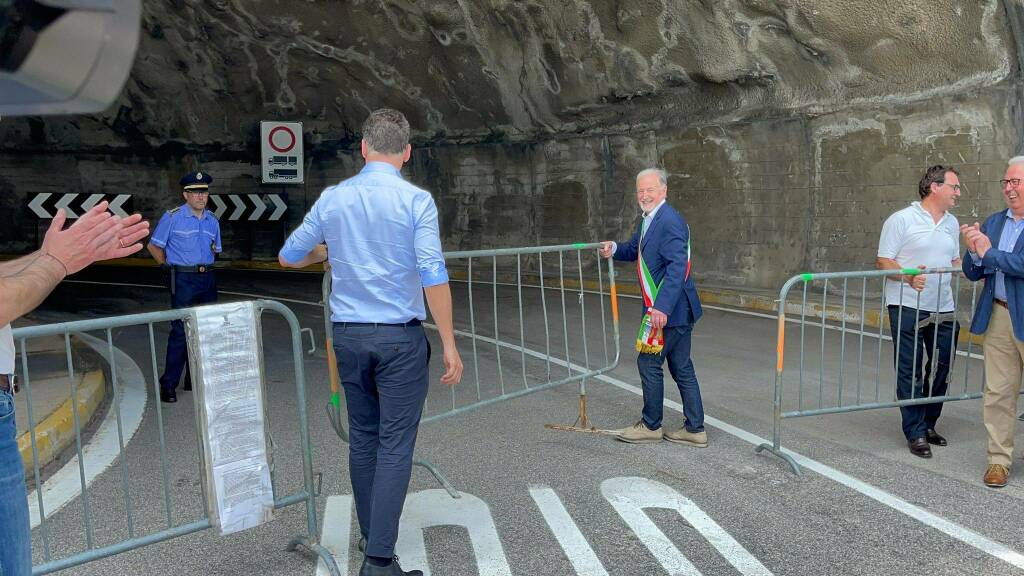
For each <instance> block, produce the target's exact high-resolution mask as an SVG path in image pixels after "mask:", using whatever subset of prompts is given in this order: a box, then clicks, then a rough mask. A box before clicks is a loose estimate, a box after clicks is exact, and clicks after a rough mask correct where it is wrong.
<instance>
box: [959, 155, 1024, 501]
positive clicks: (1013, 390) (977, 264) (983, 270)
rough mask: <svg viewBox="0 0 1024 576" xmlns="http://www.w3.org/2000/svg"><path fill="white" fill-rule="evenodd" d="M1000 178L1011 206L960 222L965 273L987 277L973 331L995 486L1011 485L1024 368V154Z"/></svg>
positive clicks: (988, 479)
mask: <svg viewBox="0 0 1024 576" xmlns="http://www.w3.org/2000/svg"><path fill="white" fill-rule="evenodd" d="M1001 183H1002V185H1003V199H1004V200H1006V208H1007V209H1006V210H1000V211H999V212H996V213H995V214H993V215H991V216H989V217H988V218H987V219H986V220H985V223H984V224H982V225H981V226H978V223H977V222H975V223H974V224H972V225H970V226H968V225H966V224H965V225H963V226H961V227H960V230H961V232H963V235H964V240H965V241H966V242H967V254H965V255H964V257H963V264H962V266H963V270H964V275H966V276H967V277H968V278H969V279H971V280H972V281H978V280H981V279H983V278H984V280H985V286H984V288H982V290H981V295H979V296H978V303H977V306H976V307H975V313H974V319H973V321H972V322H971V333H973V334H984V335H985V343H984V345H983V350H984V353H985V392H984V401H983V406H982V420H983V421H984V423H985V429H986V430H987V431H988V468H987V469H986V470H985V475H984V477H983V482H984V483H985V485H986V486H989V487H991V488H1001V487H1003V486H1006V483H1007V480H1008V479H1009V476H1010V464H1011V462H1012V458H1013V429H1014V425H1015V424H1016V418H1015V417H1014V415H1015V414H1016V409H1017V397H1018V395H1019V394H1020V379H1021V370H1022V367H1024V235H1022V234H1021V232H1024V156H1017V157H1015V158H1012V159H1011V160H1010V162H1009V166H1008V167H1007V169H1006V176H1005V178H1004V179H1003V180H1002V181H1001Z"/></svg>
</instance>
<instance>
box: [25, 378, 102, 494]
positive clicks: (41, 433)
mask: <svg viewBox="0 0 1024 576" xmlns="http://www.w3.org/2000/svg"><path fill="white" fill-rule="evenodd" d="M106 394H107V389H106V378H105V377H104V375H103V370H93V371H92V372H88V373H86V374H85V375H84V376H83V377H82V381H81V383H79V385H78V418H79V421H80V422H83V423H86V424H87V423H88V422H89V421H91V420H92V417H93V414H95V413H96V409H97V408H98V407H99V406H100V404H102V403H103V399H104V398H105V397H106ZM35 435H36V448H37V449H38V451H39V467H40V468H42V467H44V466H46V465H47V464H49V463H50V462H53V461H54V460H55V459H56V458H57V456H58V455H60V453H61V452H63V451H64V449H65V448H67V447H68V446H70V445H71V444H72V443H74V441H75V416H74V412H73V411H72V400H71V397H70V395H69V397H68V399H67V400H65V401H64V402H63V403H62V404H61V405H60V406H58V407H57V409H56V410H54V411H53V412H52V413H51V414H50V415H49V416H47V417H46V418H44V419H43V420H42V421H41V422H39V423H38V424H36V427H35ZM18 451H19V452H21V460H22V462H23V463H24V464H25V474H30V473H32V471H33V467H32V432H31V431H26V432H24V433H22V435H21V436H19V437H18Z"/></svg>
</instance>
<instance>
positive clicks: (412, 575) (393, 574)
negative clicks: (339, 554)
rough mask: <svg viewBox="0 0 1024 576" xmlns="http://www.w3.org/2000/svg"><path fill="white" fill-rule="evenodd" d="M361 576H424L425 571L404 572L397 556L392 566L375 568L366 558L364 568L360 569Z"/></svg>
mask: <svg viewBox="0 0 1024 576" xmlns="http://www.w3.org/2000/svg"><path fill="white" fill-rule="evenodd" d="M359 576H423V571H421V570H409V571H408V572H405V571H403V570H402V567H401V566H399V565H398V556H395V557H394V559H393V560H392V561H391V564H388V565H387V566H374V565H373V564H370V562H369V560H366V559H365V558H364V559H363V566H362V567H361V568H360V569H359Z"/></svg>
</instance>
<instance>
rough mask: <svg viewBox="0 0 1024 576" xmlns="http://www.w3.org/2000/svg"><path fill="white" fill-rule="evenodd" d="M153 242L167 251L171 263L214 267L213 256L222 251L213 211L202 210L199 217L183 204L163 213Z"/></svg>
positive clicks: (217, 225)
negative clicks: (211, 265) (210, 265)
mask: <svg viewBox="0 0 1024 576" xmlns="http://www.w3.org/2000/svg"><path fill="white" fill-rule="evenodd" d="M150 242H152V243H153V245H154V246H157V247H158V248H161V249H163V250H164V253H165V255H166V257H167V263H168V264H174V265H177V266H198V265H201V264H213V255H214V253H220V251H221V246H220V224H219V223H218V222H217V217H216V216H214V215H213V212H210V211H209V210H203V215H202V217H201V218H199V217H196V215H195V214H193V213H192V211H191V210H190V209H189V207H188V204H183V205H181V206H179V207H177V208H175V209H173V210H168V211H167V212H165V213H164V215H163V216H162V217H161V218H160V222H159V223H158V224H157V225H156V230H155V231H154V232H153V236H152V237H151V240H150ZM211 246H212V250H211Z"/></svg>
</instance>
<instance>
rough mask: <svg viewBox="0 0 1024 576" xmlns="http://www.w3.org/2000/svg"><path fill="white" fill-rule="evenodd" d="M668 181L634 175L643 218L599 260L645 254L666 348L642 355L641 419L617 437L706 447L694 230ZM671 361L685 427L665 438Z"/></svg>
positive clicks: (660, 174) (654, 173)
mask: <svg viewBox="0 0 1024 576" xmlns="http://www.w3.org/2000/svg"><path fill="white" fill-rule="evenodd" d="M667 195H668V181H667V178H666V175H665V171H664V170H659V169H656V168H649V169H647V170H643V171H641V172H640V173H639V174H637V176H636V198H637V202H638V203H639V204H640V209H641V210H642V211H643V218H642V220H641V221H640V223H639V224H638V225H637V229H636V232H635V233H634V234H633V237H632V238H630V239H629V241H628V242H623V243H621V244H618V243H615V242H610V241H606V242H604V243H603V246H602V247H601V256H602V257H604V258H609V257H614V258H615V259H616V260H623V261H628V262H633V261H636V260H637V258H638V256H640V255H642V257H643V262H644V264H645V265H646V267H647V270H648V272H649V273H650V277H651V279H652V280H653V285H655V286H659V285H660V287H659V289H658V292H657V297H656V298H655V299H654V302H653V303H652V304H653V305H652V306H651V307H650V309H649V310H648V311H649V312H650V315H651V323H652V325H653V326H654V328H662V329H663V330H664V338H665V342H664V349H663V350H662V352H661V353H660V354H648V353H644V352H641V353H640V354H639V355H638V356H637V360H636V363H637V368H638V370H639V372H640V380H641V382H642V383H643V391H644V409H643V417H642V418H641V419H640V421H638V422H637V423H636V424H634V425H633V426H630V427H628V428H624V429H622V430H620V431H619V435H618V439H619V440H622V441H623V442H630V443H649V442H660V441H661V440H662V438H664V439H666V440H669V441H671V442H676V443H679V444H686V445H689V446H697V447H700V448H704V447H706V446H707V445H708V436H707V433H706V432H705V431H704V406H703V404H702V402H701V398H700V385H699V384H698V383H697V374H696V372H694V369H693V361H692V360H691V359H690V339H691V336H692V333H693V326H694V324H696V323H697V320H698V319H699V318H700V317H701V314H703V311H702V310H701V307H700V298H699V297H698V296H697V288H696V287H695V286H694V284H693V278H692V277H691V275H690V229H689V226H687V224H686V220H684V219H683V217H682V215H680V214H679V212H676V210H675V209H674V208H672V206H671V205H669V204H668V203H667V202H666V201H665V198H666V196H667ZM645 312H647V311H645ZM666 360H668V369H669V372H670V373H671V374H672V379H673V380H675V381H676V385H677V386H679V393H680V395H681V396H682V399H683V416H684V417H685V421H684V425H683V427H682V428H680V429H679V430H677V431H673V432H667V433H665V434H662V430H661V420H662V412H663V406H664V376H663V373H662V364H664V363H665V361H666Z"/></svg>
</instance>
